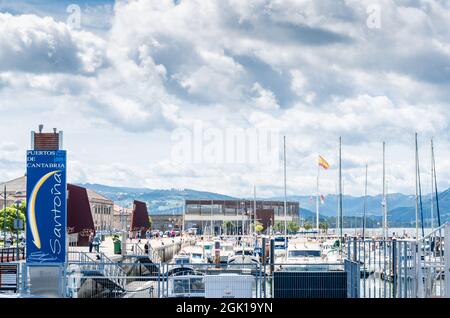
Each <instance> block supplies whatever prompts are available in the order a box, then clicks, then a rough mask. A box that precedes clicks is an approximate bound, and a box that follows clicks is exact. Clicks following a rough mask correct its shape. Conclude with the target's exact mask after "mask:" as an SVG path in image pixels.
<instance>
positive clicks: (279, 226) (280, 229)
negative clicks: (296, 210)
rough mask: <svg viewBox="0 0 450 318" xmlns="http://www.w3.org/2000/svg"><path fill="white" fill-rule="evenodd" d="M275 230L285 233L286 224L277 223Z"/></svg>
mask: <svg viewBox="0 0 450 318" xmlns="http://www.w3.org/2000/svg"><path fill="white" fill-rule="evenodd" d="M274 230H275V231H280V232H281V231H284V223H283V222H281V221H277V222H275V226H274Z"/></svg>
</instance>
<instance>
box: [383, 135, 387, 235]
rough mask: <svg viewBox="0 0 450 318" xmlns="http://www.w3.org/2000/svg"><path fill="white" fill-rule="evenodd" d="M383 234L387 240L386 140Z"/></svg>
mask: <svg viewBox="0 0 450 318" xmlns="http://www.w3.org/2000/svg"><path fill="white" fill-rule="evenodd" d="M382 208H383V211H382V212H383V236H384V239H385V240H387V210H386V142H384V141H383V200H382Z"/></svg>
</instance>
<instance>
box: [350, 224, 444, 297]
mask: <svg viewBox="0 0 450 318" xmlns="http://www.w3.org/2000/svg"><path fill="white" fill-rule="evenodd" d="M446 232H447V233H446ZM449 236H450V224H445V225H443V226H441V227H439V228H437V229H435V230H433V231H432V232H431V233H430V234H428V235H426V236H425V237H423V238H421V239H419V240H401V239H395V238H394V239H389V240H383V239H380V240H375V239H369V240H367V239H366V240H364V239H357V238H352V239H349V240H347V242H346V243H345V246H344V251H345V256H346V257H347V258H348V259H350V260H352V261H355V262H358V263H359V264H360V269H361V291H362V292H361V297H364V298H422V297H425V298H430V297H449V296H450V294H449V292H450V287H449V283H450V282H449V280H450V279H449V278H448V275H447V277H446V275H445V271H446V269H449V265H450V264H449V258H448V257H445V245H446V244H445V240H446V239H447V240H449Z"/></svg>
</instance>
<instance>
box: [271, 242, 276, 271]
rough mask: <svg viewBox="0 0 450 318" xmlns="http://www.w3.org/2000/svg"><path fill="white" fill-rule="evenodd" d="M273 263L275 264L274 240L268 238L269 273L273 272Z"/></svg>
mask: <svg viewBox="0 0 450 318" xmlns="http://www.w3.org/2000/svg"><path fill="white" fill-rule="evenodd" d="M274 264H275V240H274V239H273V238H271V239H270V274H272V273H273V272H274Z"/></svg>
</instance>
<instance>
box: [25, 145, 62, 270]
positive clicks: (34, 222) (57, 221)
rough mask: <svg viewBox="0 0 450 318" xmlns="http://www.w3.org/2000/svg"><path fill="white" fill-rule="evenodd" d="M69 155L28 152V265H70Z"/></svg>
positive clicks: (54, 152)
mask: <svg viewBox="0 0 450 318" xmlns="http://www.w3.org/2000/svg"><path fill="white" fill-rule="evenodd" d="M66 189H67V186H66V151H65V150H29V151H27V219H26V223H27V232H26V233H27V236H26V237H27V263H30V264H60V263H65V261H66V233H67V230H66V228H67V224H66V221H67V206H66Z"/></svg>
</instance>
